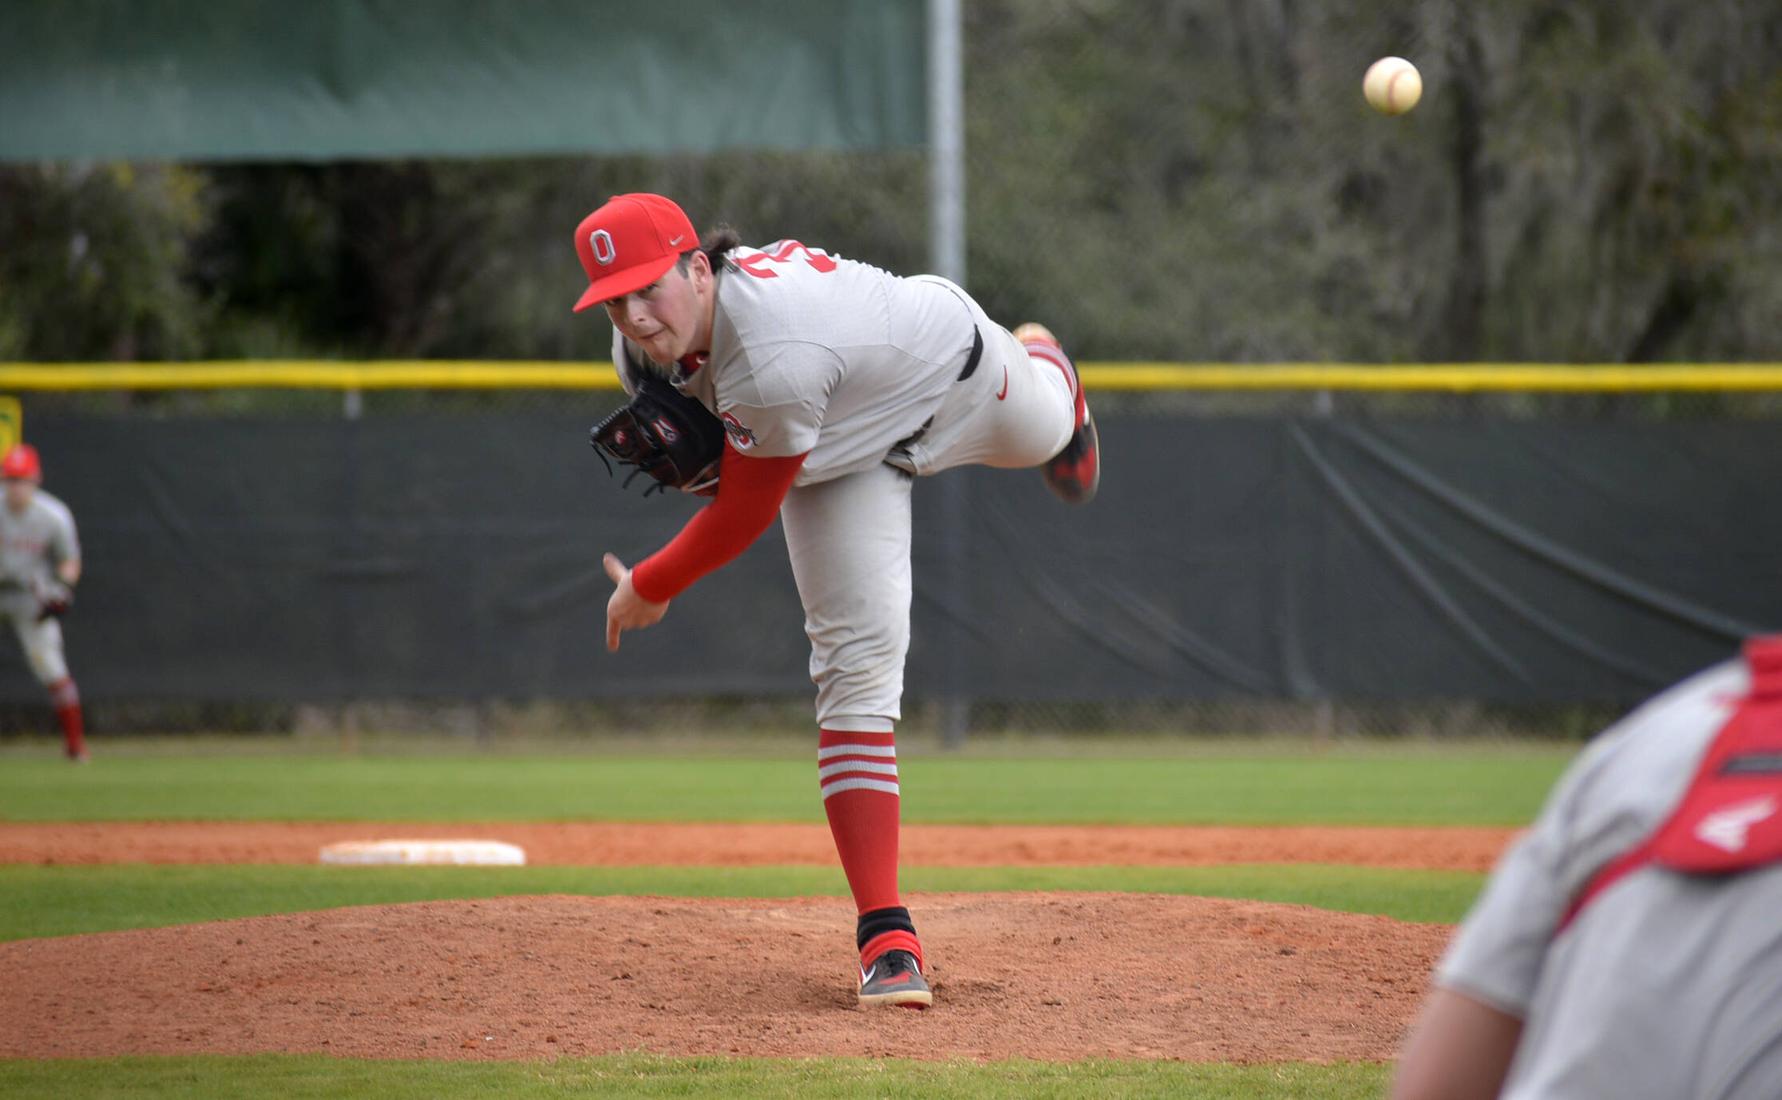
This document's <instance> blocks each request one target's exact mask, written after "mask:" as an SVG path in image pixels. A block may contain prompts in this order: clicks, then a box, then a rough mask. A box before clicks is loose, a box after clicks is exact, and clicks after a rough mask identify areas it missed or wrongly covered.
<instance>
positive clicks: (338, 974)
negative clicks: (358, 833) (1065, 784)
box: [0, 894, 1448, 1062]
mask: <svg viewBox="0 0 1782 1100" xmlns="http://www.w3.org/2000/svg"><path fill="white" fill-rule="evenodd" d="M911 906H912V908H913V909H914V910H915V911H916V913H917V915H918V920H919V921H920V922H921V927H922V930H923V934H924V939H925V941H927V942H928V944H929V945H930V953H931V958H930V965H931V968H932V969H933V971H934V980H935V984H936V994H935V995H936V1006H935V1008H934V1009H932V1010H930V1011H928V1012H911V1011H907V1010H901V1009H878V1010H872V1011H866V1010H861V1009H859V1008H858V1007H856V1005H855V1003H854V996H853V985H852V980H853V972H854V971H853V967H854V965H855V961H856V960H855V957H854V953H853V951H852V946H853V945H852V942H851V935H850V933H851V929H852V927H853V920H854V914H853V910H852V907H851V906H850V905H849V904H848V903H847V902H846V901H845V900H842V899H831V898H822V899H808V900H803V899H801V900H783V899H782V900H765V901H751V900H719V901H711V900H697V899H672V900H671V899H664V898H585V897H560V896H551V897H520V898H501V899H495V900H487V901H474V902H463V901H454V902H425V903H419V904H413V905H393V906H367V907H361V908H352V909H333V910H327V911H323V912H316V913H299V914H292V915H286V916H274V917H256V918H252V919H247V920H235V921H223V922H218V923H214V924H204V925H192V926H186V927H180V928H161V929H151V930H146V931H131V932H109V933H101V934H97V935H85V936H70V937H64V938H60V939H42V940H24V941H19V942H15V943H7V944H0V973H4V974H5V975H6V976H7V980H6V981H5V982H0V1021H3V1022H4V1026H3V1027H0V1057H27V1058H46V1057H83V1056H95V1055H112V1054H173V1053H180V1054H189V1053H197V1052H219V1053H241V1052H260V1051H321V1052H327V1053H333V1054H337V1055H350V1056H357V1057H384V1058H387V1057H397V1058H428V1059H489V1058H537V1057H551V1056H555V1055H565V1054H596V1053H609V1052H618V1051H631V1050H644V1051H654V1052H659V1053H665V1054H721V1055H724V1054H748V1055H759V1056H793V1057H797V1056H815V1055H841V1056H893V1057H908V1058H974V1059H993V1058H1008V1057H1024V1058H1039V1059H1051V1060H1068V1059H1079V1058H1085V1057H1110V1058H1183V1059H1191V1060H1197V1061H1234V1062H1264V1061H1269V1062H1272V1061H1302V1060H1310V1061H1326V1060H1331V1059H1370V1060H1378V1059H1387V1058H1390V1057H1392V1056H1393V1054H1394V1051H1395V1049H1396V1047H1397V1044H1398V1043H1399V1041H1400V1039H1401V1037H1402V1035H1403V1034H1404V1031H1405V1029H1406V1027H1407V1026H1408V1025H1409V1023H1410V1021H1411V1018H1412V1015H1413V1013H1414V1012H1415V1009H1416V1005H1417V1002H1418V999H1419V997H1420V996H1421V994H1422V992H1423V988H1424V983H1425V981H1426V980H1427V975H1428V973H1429V970H1430V967H1431V966H1432V965H1433V964H1434V961H1435V959H1436V957H1437V955H1438V953H1439V952H1440V950H1441V948H1442V945H1443V942H1444V941H1445V940H1446V938H1447V935H1448V929H1447V928H1445V927H1443V926H1440V925H1419V924H1406V923H1402V922H1398V921H1393V920H1389V919H1387V918H1384V917H1368V916H1359V915H1355V914H1348V913H1333V912H1325V911H1322V910H1317V909H1309V908H1304V907H1299V906H1286V905H1269V904H1262V903H1259V902H1244V901H1224V900H1218V899H1211V898H1192V897H1166V896H1157V895H1131V894H1069V895H1046V894H936V895H926V896H924V895H917V896H916V897H914V898H913V899H912V900H911Z"/></svg>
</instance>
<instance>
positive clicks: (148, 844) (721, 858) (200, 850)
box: [0, 821, 1515, 871]
mask: <svg viewBox="0 0 1782 1100" xmlns="http://www.w3.org/2000/svg"><path fill="white" fill-rule="evenodd" d="M1514 835H1515V830H1513V829H1496V828H1458V827H1435V828H1375V827H1359V826H1358V827H1332V826H1318V827H1311V826H1306V827H1300V826H1284V827H1266V828H1236V827H1223V826H1221V827H1191V826H1190V827H1176V826H1156V827H1152V826H1115V825H1108V826H1095V825H1091V826H1055V825H1041V826H1023V825H986V826H965V825H906V826H904V828H903V833H902V862H903V864H904V865H905V866H907V867H987V866H1049V867H1061V866H1062V867H1081V866H1097V865H1105V864H1122V865H1128V866H1209V865H1215V864H1222V863H1342V864H1351V865H1356V866H1364V867H1403V868H1422V869H1429V870H1452V871H1486V870H1489V869H1490V868H1491V866H1492V864H1493V863H1494V862H1495V861H1496V859H1497V857H1498V855H1499V854H1500V853H1501V852H1502V851H1503V849H1504V847H1505V845H1507V844H1508V843H1509V841H1510V840H1511V838H1512V837H1513V836H1514ZM416 837H426V838H439V839H460V838H477V839H485V840H502V841H507V842H508V843H510V844H517V845H519V846H520V847H521V848H523V849H524V850H525V852H526V859H527V862H529V863H532V864H542V865H588V866H650V865H668V864H680V865H700V864H705V865H712V866H732V867H734V866H766V865H773V864H808V865H821V866H830V865H833V864H834V862H835V845H834V842H833V841H832V840H831V839H830V837H829V830H828V828H827V827H825V826H823V825H735V824H701V825H688V824H591V823H586V822H571V823H559V824H531V823H528V824H513V823H500V822H497V823H489V824H481V825H478V824H468V825H466V824H451V825H417V824H365V823H354V824H346V823H309V822H300V823H281V822H264V821H255V822H229V821H218V822H159V821H155V822H116V823H75V824H0V863H37V864H93V863H315V862H316V861H317V858H318V854H319V852H320V850H321V848H322V846H323V845H325V844H331V843H333V842H335V841H340V840H388V839H408V838H416Z"/></svg>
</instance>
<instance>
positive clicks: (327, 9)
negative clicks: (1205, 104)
mask: <svg viewBox="0 0 1782 1100" xmlns="http://www.w3.org/2000/svg"><path fill="white" fill-rule="evenodd" d="M923 88H924V60H923V4H922V0H772V2H768V0H658V2H655V3H628V2H617V0H300V2H292V0H226V2H219V0H5V2H4V3H0V160H10V161H21V160H56V159H80V158H96V159H163V160H243V159H262V160H264V159H330V158H355V157H366V158H369V157H380V158H382V157H399V156H460V155H461V156H500V155H510V154H529V153H530V154H537V153H621V152H629V153H665V152H676V151H687V152H707V151H711V150H716V149H727V148H785V149H806V148H834V149H844V148H868V147H887V146H913V145H918V144H920V143H921V142H922V141H923V140H924V137H925V116H924V98H923Z"/></svg>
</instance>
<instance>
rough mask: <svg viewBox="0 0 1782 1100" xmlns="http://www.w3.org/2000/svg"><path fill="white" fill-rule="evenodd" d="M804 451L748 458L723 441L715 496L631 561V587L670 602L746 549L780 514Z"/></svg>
mask: <svg viewBox="0 0 1782 1100" xmlns="http://www.w3.org/2000/svg"><path fill="white" fill-rule="evenodd" d="M804 459H805V456H804V455H788V456H786V457H784V458H751V457H750V456H748V455H745V454H743V453H741V452H739V451H737V450H736V449H735V448H734V447H732V446H731V445H730V444H729V442H728V441H726V442H725V444H724V454H723V457H722V458H720V459H719V460H718V495H717V496H715V497H713V498H712V502H711V503H710V504H708V505H706V506H705V507H704V508H701V509H700V510H699V511H698V512H697V513H696V514H695V515H694V516H693V518H692V519H690V520H688V521H687V525H686V526H685V527H683V528H681V533H680V534H678V535H676V536H675V537H674V538H672V539H670V540H669V542H668V545H667V546H664V547H663V548H662V549H660V550H658V551H656V552H655V553H654V554H651V555H650V556H649V557H647V558H645V559H644V560H643V561H640V562H638V563H637V565H636V566H634V567H633V568H632V570H631V587H632V588H633V589H634V590H635V591H636V592H637V594H638V595H639V596H642V597H643V598H644V599H646V600H648V601H650V602H651V603H662V602H664V601H665V600H672V599H674V598H675V597H676V596H678V595H680V594H681V593H682V592H684V591H686V590H687V588H688V587H689V586H690V585H692V583H693V582H694V581H696V580H698V579H699V578H701V577H703V576H705V575H706V574H707V573H710V572H712V571H713V570H716V569H719V568H722V567H723V566H725V565H728V564H730V562H732V561H734V560H735V559H736V556H737V555H738V554H741V553H742V552H743V551H744V550H747V549H748V548H749V546H750V544H752V543H753V542H754V541H755V540H756V539H758V538H760V537H761V532H763V531H765V530H767V528H768V526H769V525H771V524H772V523H773V519H774V517H775V516H777V515H779V514H780V502H781V501H783V500H785V499H786V493H787V492H789V491H790V490H791V488H792V481H793V479H794V478H796V477H797V476H798V471H799V469H800V468H801V467H802V466H803V465H804Z"/></svg>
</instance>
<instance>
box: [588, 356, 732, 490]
mask: <svg viewBox="0 0 1782 1100" xmlns="http://www.w3.org/2000/svg"><path fill="white" fill-rule="evenodd" d="M635 382H636V392H635V393H634V394H632V397H631V401H630V403H629V404H627V405H625V406H624V407H623V408H621V409H619V410H618V411H617V412H615V413H613V414H612V415H611V416H609V417H607V418H606V419H605V420H602V421H601V422H600V423H598V424H596V425H594V427H593V428H592V429H591V430H590V431H589V432H588V442H589V443H590V444H591V445H592V446H593V447H594V453H595V454H597V455H599V456H600V460H601V461H602V462H607V460H608V459H611V460H612V462H617V463H618V464H619V465H621V466H633V467H636V468H635V469H634V470H632V471H631V473H630V474H628V475H627V476H626V478H625V485H626V486H627V487H629V486H630V484H631V480H632V478H635V477H636V476H637V475H638V474H640V473H641V474H648V475H649V476H650V477H651V478H653V479H654V480H655V484H654V485H651V486H650V487H649V488H647V489H645V490H644V495H645V496H649V495H650V494H651V493H654V492H660V491H662V490H665V489H679V490H680V491H681V492H683V493H697V494H699V495H700V496H710V495H712V494H713V493H715V492H717V491H718V459H719V457H720V456H721V455H723V453H724V425H723V423H722V422H720V421H719V420H718V418H717V417H715V416H713V415H712V414H711V410H709V409H707V408H706V407H705V406H704V405H701V404H700V403H699V402H698V401H696V400H694V399H693V398H691V397H688V396H687V395H685V394H683V393H681V391H679V390H677V389H675V388H674V387H673V386H671V385H669V384H668V382H667V381H666V380H664V379H662V378H659V377H657V376H656V375H654V374H650V373H647V372H640V373H639V375H638V376H637V377H636V378H635ZM612 462H607V467H606V469H607V473H609V474H610V473H612Z"/></svg>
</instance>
